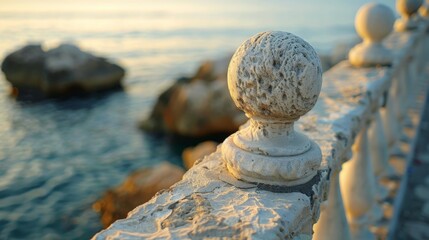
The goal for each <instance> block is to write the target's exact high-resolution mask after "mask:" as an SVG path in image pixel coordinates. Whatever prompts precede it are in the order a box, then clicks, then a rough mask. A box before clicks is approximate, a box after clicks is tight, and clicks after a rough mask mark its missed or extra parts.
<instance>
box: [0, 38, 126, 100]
mask: <svg viewBox="0 0 429 240" xmlns="http://www.w3.org/2000/svg"><path fill="white" fill-rule="evenodd" d="M1 69H2V71H3V72H4V74H5V76H6V80H7V81H9V82H10V83H11V85H12V87H13V88H15V89H17V90H18V92H21V91H25V92H32V91H34V92H39V93H41V94H43V95H44V96H65V95H70V94H75V93H89V92H95V91H101V90H107V89H111V88H115V87H118V86H120V83H121V80H122V78H123V77H124V75H125V71H124V69H123V68H122V67H120V66H118V65H116V64H113V63H110V62H108V61H107V60H106V59H105V58H102V57H97V56H94V55H92V54H89V53H86V52H83V51H81V50H80V49H79V48H78V47H76V46H74V45H71V44H62V45H60V46H58V47H57V48H54V49H50V50H48V51H44V50H43V49H42V46H41V45H27V46H25V47H23V48H21V49H19V50H17V51H15V52H13V53H11V54H9V55H8V56H7V57H6V58H5V59H4V61H3V63H2V65H1Z"/></svg>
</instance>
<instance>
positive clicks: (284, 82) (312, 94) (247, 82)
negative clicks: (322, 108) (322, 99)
mask: <svg viewBox="0 0 429 240" xmlns="http://www.w3.org/2000/svg"><path fill="white" fill-rule="evenodd" d="M321 86H322V69H321V64H320V60H319V57H318V56H317V53H316V51H315V50H314V49H313V47H312V46H311V45H310V44H308V43H307V42H305V41H304V40H302V39H301V38H299V37H297V36H295V35H293V34H291V33H287V32H263V33H259V34H257V35H255V36H253V37H252V38H250V39H249V40H247V41H246V42H245V43H243V44H242V45H241V46H240V47H239V48H238V49H237V51H236V52H235V54H234V56H233V57H232V59H231V63H230V65H229V69H228V87H229V90H230V93H231V97H232V99H233V100H234V102H235V104H236V105H237V106H238V107H239V108H240V109H242V110H243V111H244V112H246V114H247V115H248V117H253V116H256V117H261V118H266V117H268V118H270V119H273V118H278V119H281V120H283V121H284V120H290V121H294V120H296V119H298V118H299V117H300V116H302V115H304V114H305V113H306V112H308V111H309V110H310V109H311V108H312V107H313V106H314V104H315V103H316V101H317V97H318V96H319V93H320V87H321Z"/></svg>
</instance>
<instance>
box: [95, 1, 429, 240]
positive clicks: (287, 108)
mask: <svg viewBox="0 0 429 240" xmlns="http://www.w3.org/2000/svg"><path fill="white" fill-rule="evenodd" d="M415 2H420V4H418V3H417V4H418V5H417V7H416V6H414V7H410V5H407V6H406V7H408V8H409V9H408V10H403V9H407V8H406V7H404V6H405V5H406V4H407V1H401V0H399V1H398V4H397V8H398V9H399V10H400V13H401V14H402V16H404V17H403V18H401V19H399V20H396V21H397V22H396V23H395V31H394V32H392V33H391V31H392V29H393V26H394V17H393V16H394V15H393V13H392V12H391V10H390V9H388V8H387V7H385V6H383V5H379V4H369V5H365V6H363V7H362V8H361V9H360V10H359V12H358V14H357V16H356V28H357V32H358V33H359V35H360V36H361V37H362V38H363V40H364V41H363V43H362V44H360V45H358V46H356V47H355V48H353V49H352V50H351V52H350V56H349V59H350V61H343V62H341V63H339V64H338V65H336V66H334V67H333V68H332V69H330V70H329V71H327V72H326V73H325V74H324V75H323V84H322V76H321V74H322V71H321V68H320V62H319V59H318V57H317V55H316V53H315V51H314V49H313V48H312V47H311V46H310V45H309V44H308V43H306V42H305V41H304V40H302V39H301V38H299V37H297V36H295V35H293V34H290V33H285V32H264V33H260V34H257V35H255V36H254V37H252V38H251V39H249V40H247V41H246V42H244V43H243V44H242V45H241V46H240V47H239V48H238V50H237V51H236V53H235V54H234V56H233V58H232V60H231V63H230V67H229V70H228V86H229V90H230V92H231V96H232V98H233V100H234V102H235V103H236V105H237V106H238V107H239V108H240V109H242V110H243V111H244V112H245V113H246V115H247V116H248V117H249V118H250V120H249V122H248V123H247V124H245V125H244V126H242V128H241V129H240V130H239V131H238V132H237V133H235V134H233V135H231V136H230V137H228V138H227V139H226V140H225V141H224V143H222V144H221V145H219V147H218V149H217V151H216V152H215V153H213V154H211V155H209V156H206V157H205V158H203V159H200V160H199V161H198V162H197V163H196V164H195V165H194V167H192V168H191V169H190V170H189V171H188V172H187V173H186V174H185V176H184V177H183V179H182V181H180V182H179V183H177V184H176V185H174V186H173V187H171V188H170V189H168V190H165V191H162V192H159V193H158V194H157V195H156V196H155V197H154V198H152V199H151V200H150V201H149V202H147V203H145V204H143V205H141V206H139V207H137V208H136V209H134V210H133V211H132V212H130V213H129V215H128V218H127V219H123V220H118V221H116V222H115V223H114V224H112V225H111V226H110V227H109V228H107V229H106V230H103V231H101V232H100V233H98V234H97V235H95V237H94V238H95V239H141V238H148V239H203V238H213V239H217V238H227V239H311V238H315V239H319V240H321V239H375V235H374V231H375V230H374V229H376V228H377V226H379V225H380V223H382V222H383V220H384V214H383V209H382V206H381V203H382V202H383V201H384V200H385V199H386V197H387V195H388V192H389V189H386V188H385V187H384V186H383V185H381V184H380V180H381V179H385V178H395V177H398V176H397V173H396V172H395V171H394V170H393V169H392V166H390V165H389V162H388V158H389V156H393V155H401V154H402V155H403V154H404V153H403V152H402V150H401V149H400V147H399V145H398V143H399V142H400V141H407V140H408V141H409V140H410V139H407V137H406V135H405V134H404V133H403V129H404V127H406V126H412V122H411V121H410V119H408V114H407V111H408V108H409V106H410V105H412V104H414V101H415V94H416V91H418V90H419V89H418V87H416V86H418V82H419V81H423V79H421V78H420V76H421V75H419V74H418V73H419V71H421V69H422V64H423V63H424V62H425V61H426V59H425V52H426V51H427V49H426V46H427V45H428V44H425V43H424V41H427V29H428V21H427V20H424V19H422V18H420V19H415V18H414V17H413V15H415V12H416V11H417V10H418V8H419V6H420V5H421V1H415ZM409 21H412V23H409ZM386 36H387V37H386ZM319 93H320V96H319ZM316 100H317V102H316ZM313 225H314V227H313Z"/></svg>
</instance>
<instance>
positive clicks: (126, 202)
mask: <svg viewBox="0 0 429 240" xmlns="http://www.w3.org/2000/svg"><path fill="white" fill-rule="evenodd" d="M184 173H185V172H184V170H183V169H181V168H179V167H177V166H175V165H172V164H170V163H167V162H164V163H161V164H159V165H157V166H154V167H152V168H146V169H141V170H137V171H136V172H134V173H132V174H131V175H130V176H128V178H127V179H126V180H125V181H124V182H123V183H122V184H121V185H120V186H118V187H116V188H114V189H110V190H108V191H107V192H106V193H105V194H104V196H103V197H102V198H101V199H100V200H98V201H97V202H96V203H94V205H93V208H94V210H95V211H97V212H100V215H101V222H102V223H103V226H104V227H108V226H109V225H110V224H112V223H113V222H114V221H116V220H118V219H122V218H125V217H126V216H127V214H128V212H129V211H131V210H133V209H134V208H135V207H137V206H139V205H141V204H143V203H145V202H147V201H149V200H150V199H151V198H152V197H153V196H155V194H156V193H157V192H159V191H161V190H164V189H167V188H169V187H170V186H172V185H173V184H175V183H176V182H178V181H180V180H181V179H182V176H183V174H184Z"/></svg>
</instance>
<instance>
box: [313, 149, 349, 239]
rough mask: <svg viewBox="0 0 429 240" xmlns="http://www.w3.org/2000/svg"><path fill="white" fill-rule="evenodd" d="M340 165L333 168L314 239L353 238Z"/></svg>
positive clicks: (314, 228)
mask: <svg viewBox="0 0 429 240" xmlns="http://www.w3.org/2000/svg"><path fill="white" fill-rule="evenodd" d="M350 155H351V154H350ZM348 159H350V156H348V157H347V160H348ZM338 165H339V166H336V167H333V168H332V170H331V171H332V172H331V176H330V183H329V194H328V200H327V201H325V202H324V203H323V204H322V205H321V213H320V218H319V221H318V222H317V223H316V224H315V225H314V227H313V230H314V235H313V239H314V240H350V239H351V235H350V229H349V225H348V222H347V218H346V213H345V210H344V204H343V198H342V195H341V189H340V179H339V174H340V171H341V163H338Z"/></svg>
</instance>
